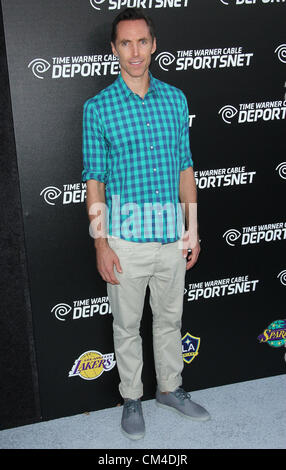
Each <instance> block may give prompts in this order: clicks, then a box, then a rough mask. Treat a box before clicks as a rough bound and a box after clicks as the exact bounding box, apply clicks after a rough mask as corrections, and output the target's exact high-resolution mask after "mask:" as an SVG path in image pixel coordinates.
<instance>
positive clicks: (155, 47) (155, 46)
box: [151, 38, 157, 54]
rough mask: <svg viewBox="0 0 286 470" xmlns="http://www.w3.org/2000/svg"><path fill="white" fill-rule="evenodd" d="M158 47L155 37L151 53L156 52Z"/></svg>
mask: <svg viewBox="0 0 286 470" xmlns="http://www.w3.org/2000/svg"><path fill="white" fill-rule="evenodd" d="M156 49H157V42H156V38H154V39H153V44H152V50H151V54H154V52H155V51H156Z"/></svg>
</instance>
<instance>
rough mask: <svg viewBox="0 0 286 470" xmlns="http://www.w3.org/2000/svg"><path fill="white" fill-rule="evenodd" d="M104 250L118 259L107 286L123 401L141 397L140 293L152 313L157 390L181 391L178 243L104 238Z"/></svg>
mask: <svg viewBox="0 0 286 470" xmlns="http://www.w3.org/2000/svg"><path fill="white" fill-rule="evenodd" d="M108 243H109V245H110V247H111V248H112V249H113V250H114V251H115V253H116V254H117V256H118V257H119V260H120V264H121V267H122V271H123V272H122V273H118V272H117V270H116V268H115V266H114V272H115V275H116V277H117V279H118V280H119V282H120V284H117V285H113V284H110V283H107V294H108V297H109V302H110V305H111V310H112V314H113V335H114V348H115V356H116V361H117V367H118V372H119V376H120V381H121V382H120V384H119V391H120V394H121V396H122V397H123V398H131V399H133V400H136V399H137V398H140V397H141V396H142V395H143V384H142V380H141V373H142V367H143V360H142V340H141V336H140V333H139V328H140V322H141V318H142V313H143V307H144V300H145V294H146V287H147V285H149V288H150V306H151V309H152V313H153V349H154V362H155V369H156V378H157V384H158V387H159V389H160V391H161V392H167V391H170V392H172V391H174V390H175V389H176V388H177V387H179V386H180V385H182V377H181V372H182V370H183V364H184V363H183V358H182V342H181V319H182V312H183V298H184V287H185V282H184V280H185V274H186V259H185V258H183V254H182V250H181V249H179V241H177V242H173V243H167V244H161V243H158V242H146V243H138V242H130V241H126V240H123V239H120V238H113V237H110V238H109V239H108Z"/></svg>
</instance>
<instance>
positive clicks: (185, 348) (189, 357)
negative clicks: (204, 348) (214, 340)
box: [182, 333, 201, 364]
mask: <svg viewBox="0 0 286 470" xmlns="http://www.w3.org/2000/svg"><path fill="white" fill-rule="evenodd" d="M200 342H201V338H196V337H195V336H192V335H191V334H190V333H186V334H185V336H184V337H183V338H182V354H183V359H184V361H185V362H186V363H187V364H190V363H191V362H192V361H193V360H194V359H195V357H197V355H198V354H199V347H200Z"/></svg>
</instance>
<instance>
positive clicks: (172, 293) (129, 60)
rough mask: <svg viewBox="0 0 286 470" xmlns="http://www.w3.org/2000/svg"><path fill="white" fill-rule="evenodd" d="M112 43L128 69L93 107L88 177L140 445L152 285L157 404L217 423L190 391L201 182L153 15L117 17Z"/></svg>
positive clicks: (130, 429)
mask: <svg viewBox="0 0 286 470" xmlns="http://www.w3.org/2000/svg"><path fill="white" fill-rule="evenodd" d="M111 47H112V52H113V54H114V55H115V56H117V57H118V58H119V63H120V69H121V71H120V74H119V76H118V78H117V80H115V82H114V83H113V84H112V85H110V86H108V87H107V88H105V89H104V90H102V91H101V92H100V93H99V94H98V95H96V96H95V97H93V98H91V99H89V100H88V101H87V102H86V103H85V106H84V117H83V162H84V170H83V173H82V179H83V181H87V209H88V213H89V218H90V222H91V224H90V227H91V232H92V235H93V237H94V238H95V248H96V259H97V269H98V271H99V273H100V275H101V276H102V278H103V279H104V280H105V281H106V282H107V293H108V297H109V301H110V305H111V310H112V314H113V334H114V348H115V355H116V361H117V366H118V371H119V376H120V384H119V391H120V393H121V395H122V397H123V398H124V407H123V414H122V420H121V429H122V431H123V433H124V434H125V435H127V436H128V437H129V438H131V439H140V438H141V437H143V436H144V434H145V422H144V417H143V413H142V407H141V401H140V398H141V397H142V395H143V384H142V381H141V372H142V366H143V363H142V345H141V337H140V334H139V328H140V321H141V317H142V313H143V306H144V299H145V293H146V288H147V285H148V286H149V288H150V305H151V309H152V313H153V346H154V361H155V369H156V378H157V384H158V388H157V392H156V403H157V404H158V405H159V406H163V407H166V408H168V409H171V410H175V411H177V412H179V413H180V414H182V415H183V416H185V417H188V418H191V419H196V420H200V421H205V420H207V419H209V418H210V416H209V413H208V412H207V411H206V410H205V409H204V408H202V407H201V406H200V405H198V404H196V403H194V402H193V401H192V400H191V398H190V395H189V394H188V393H186V392H185V391H184V390H183V388H181V385H182V378H181V372H182V370H183V358H182V344H181V318H182V311H183V296H184V279H185V274H186V269H190V268H191V267H192V266H193V265H194V264H195V263H196V261H197V258H198V255H199V251H200V246H199V240H198V237H197V226H196V224H197V220H196V211H195V209H196V201H197V200H196V184H195V179H194V173H193V168H192V166H193V162H192V156H191V151H190V146H189V114H188V106H187V101H186V98H185V96H184V94H183V93H182V91H180V90H179V89H177V88H175V87H174V86H171V85H168V84H166V83H164V82H162V81H160V80H157V79H155V78H154V77H153V76H152V74H151V73H150V71H149V65H150V62H151V55H152V54H153V53H154V52H155V50H156V37H155V33H154V26H153V24H152V22H151V20H150V18H149V17H147V16H146V15H145V14H144V13H143V12H142V11H141V10H138V9H129V8H128V9H126V10H124V11H123V12H121V13H120V14H119V15H118V16H117V17H116V18H115V20H114V21H113V25H112V34H111ZM183 205H185V206H184V207H182V206H183ZM185 208H187V210H186V209H185ZM190 209H191V210H190ZM130 213H131V215H130ZM183 219H184V220H183ZM185 223H186V229H187V230H185V228H184V224H185ZM182 243H183V246H182ZM190 249H191V250H190ZM190 251H191V253H190Z"/></svg>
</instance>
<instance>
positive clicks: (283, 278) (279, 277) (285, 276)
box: [277, 269, 286, 286]
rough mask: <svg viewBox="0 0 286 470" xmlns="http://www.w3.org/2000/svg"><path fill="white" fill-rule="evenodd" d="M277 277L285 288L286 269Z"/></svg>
mask: <svg viewBox="0 0 286 470" xmlns="http://www.w3.org/2000/svg"><path fill="white" fill-rule="evenodd" d="M277 277H278V279H279V281H280V282H281V284H283V286H286V269H284V271H281V272H280V273H279V274H278V276H277Z"/></svg>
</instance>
